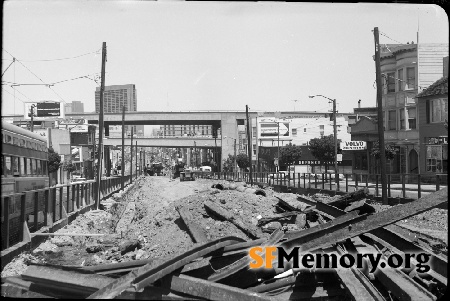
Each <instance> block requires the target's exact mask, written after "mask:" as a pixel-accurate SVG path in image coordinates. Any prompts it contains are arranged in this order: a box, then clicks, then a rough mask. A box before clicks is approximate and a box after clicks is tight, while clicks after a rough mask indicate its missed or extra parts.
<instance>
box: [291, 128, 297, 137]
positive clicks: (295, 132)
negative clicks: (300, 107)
mask: <svg viewBox="0 0 450 301" xmlns="http://www.w3.org/2000/svg"><path fill="white" fill-rule="evenodd" d="M292 137H297V129H292Z"/></svg>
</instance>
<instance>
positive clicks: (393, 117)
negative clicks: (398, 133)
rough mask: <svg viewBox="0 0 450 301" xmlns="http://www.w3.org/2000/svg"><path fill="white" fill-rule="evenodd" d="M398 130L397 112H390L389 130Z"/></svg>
mask: <svg viewBox="0 0 450 301" xmlns="http://www.w3.org/2000/svg"><path fill="white" fill-rule="evenodd" d="M396 129H397V111H395V110H392V111H388V130H389V131H390V130H396Z"/></svg>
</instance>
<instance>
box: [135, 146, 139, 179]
mask: <svg viewBox="0 0 450 301" xmlns="http://www.w3.org/2000/svg"><path fill="white" fill-rule="evenodd" d="M135 143H136V149H135V154H136V155H135V156H136V160H135V163H134V164H135V165H136V166H135V170H136V179H137V177H138V155H137V153H138V149H137V141H136V142H135Z"/></svg>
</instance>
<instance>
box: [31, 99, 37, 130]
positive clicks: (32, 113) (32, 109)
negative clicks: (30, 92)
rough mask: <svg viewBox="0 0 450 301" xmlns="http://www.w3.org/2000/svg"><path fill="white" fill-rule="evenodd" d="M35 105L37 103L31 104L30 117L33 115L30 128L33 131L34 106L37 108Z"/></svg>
mask: <svg viewBox="0 0 450 301" xmlns="http://www.w3.org/2000/svg"><path fill="white" fill-rule="evenodd" d="M35 107H36V106H35V105H31V106H30V117H31V124H30V130H31V132H33V130H34V121H33V117H34V108H35Z"/></svg>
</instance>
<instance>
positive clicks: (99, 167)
mask: <svg viewBox="0 0 450 301" xmlns="http://www.w3.org/2000/svg"><path fill="white" fill-rule="evenodd" d="M105 64H106V42H103V48H102V74H101V76H102V81H101V84H100V112H98V115H99V119H98V125H99V128H98V131H99V132H98V157H97V199H96V204H95V207H96V209H97V210H98V207H99V204H100V186H101V185H100V181H101V179H102V148H103V92H104V90H105Z"/></svg>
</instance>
